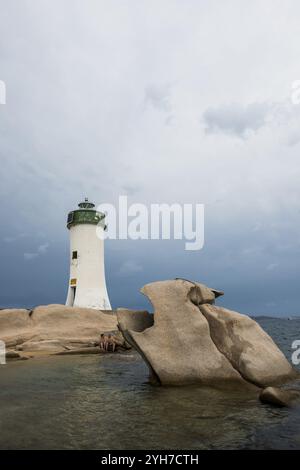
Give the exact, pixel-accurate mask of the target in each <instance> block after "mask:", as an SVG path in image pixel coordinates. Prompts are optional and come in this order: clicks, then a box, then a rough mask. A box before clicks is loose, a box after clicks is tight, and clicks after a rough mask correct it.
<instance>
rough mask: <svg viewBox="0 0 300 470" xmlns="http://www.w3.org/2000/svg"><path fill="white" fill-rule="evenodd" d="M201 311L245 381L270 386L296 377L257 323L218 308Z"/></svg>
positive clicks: (214, 340)
mask: <svg viewBox="0 0 300 470" xmlns="http://www.w3.org/2000/svg"><path fill="white" fill-rule="evenodd" d="M200 310H201V312H202V313H203V315H204V316H205V318H206V320H207V321H208V324H209V328H210V335H211V338H212V340H213V342H214V343H215V345H216V346H217V348H218V350H219V351H220V352H221V353H222V354H224V356H225V357H227V359H228V360H229V362H230V363H231V364H232V365H233V367H234V368H235V369H236V370H238V371H239V373H240V374H241V375H242V377H244V379H245V380H247V381H249V382H252V383H254V384H255V385H258V386H260V387H266V386H267V385H272V384H278V383H281V382H285V381H286V380H289V379H290V378H292V377H293V376H294V375H295V376H296V374H297V373H296V372H295V371H294V369H293V368H292V366H291V365H290V363H289V362H288V361H287V359H286V358H285V356H284V354H283V353H282V352H281V351H280V350H279V349H278V347H277V346H276V344H275V343H274V341H273V340H272V338H270V336H269V335H268V334H267V333H266V332H265V331H264V330H263V329H262V328H261V326H260V325H259V324H258V323H257V322H256V321H254V320H253V319H251V318H250V317H248V316H247V315H242V314H240V313H238V312H234V311H232V310H228V309H226V308H222V307H216V306H214V305H201V306H200Z"/></svg>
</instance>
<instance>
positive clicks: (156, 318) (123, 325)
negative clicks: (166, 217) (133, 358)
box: [118, 279, 296, 390]
mask: <svg viewBox="0 0 300 470" xmlns="http://www.w3.org/2000/svg"><path fill="white" fill-rule="evenodd" d="M141 292H142V293H143V294H145V295H146V296H147V297H148V298H149V300H150V301H151V303H152V305H153V307H154V315H153V316H152V315H150V314H148V313H147V312H140V315H141V317H140V319H138V315H139V312H133V313H130V311H128V310H119V311H118V322H119V328H120V330H121V331H122V333H123V335H124V337H125V339H126V341H128V342H129V343H130V344H131V345H132V346H133V347H134V348H135V349H136V350H137V351H138V352H139V353H140V354H141V356H142V357H143V359H144V360H145V362H146V363H147V364H148V366H149V369H150V371H151V377H155V378H156V379H157V381H158V382H159V383H161V384H165V385H167V384H188V383H201V384H204V385H220V384H221V385H222V386H224V385H227V384H231V385H232V384H234V385H235V386H236V385H239V386H242V387H248V388H249V387H250V388H253V389H255V390H257V386H266V385H267V384H268V385H269V384H271V383H276V382H283V381H287V380H289V379H291V378H293V377H295V375H296V372H295V371H294V370H293V369H292V367H291V366H290V364H289V363H288V361H287V360H286V359H285V357H284V356H283V354H282V353H281V352H280V350H279V349H278V348H277V346H276V345H275V343H274V342H273V341H272V339H271V338H270V337H269V336H268V335H267V334H266V333H265V332H264V331H263V330H262V329H261V328H260V327H259V325H258V324H257V323H256V322H255V321H254V320H251V319H250V318H248V317H246V316H245V315H240V314H237V313H235V312H230V311H228V310H226V309H221V308H218V307H215V306H214V305H213V303H214V300H215V298H216V297H217V296H218V295H221V294H222V293H221V292H220V291H216V290H214V289H210V288H208V287H206V286H204V285H203V284H199V283H195V282H191V281H188V280H184V279H175V280H172V281H161V282H154V283H151V284H147V285H146V286H144V287H143V288H142V289H141Z"/></svg>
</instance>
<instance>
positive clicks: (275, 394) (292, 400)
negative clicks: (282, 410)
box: [259, 387, 300, 407]
mask: <svg viewBox="0 0 300 470" xmlns="http://www.w3.org/2000/svg"><path fill="white" fill-rule="evenodd" d="M259 399H260V401H261V402H262V403H268V404H270V405H275V406H279V407H285V406H286V407H291V406H294V405H296V404H299V403H300V390H285V389H281V388H276V387H267V388H265V389H264V390H263V391H262V392H261V393H260V395H259Z"/></svg>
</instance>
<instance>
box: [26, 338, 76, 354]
mask: <svg viewBox="0 0 300 470" xmlns="http://www.w3.org/2000/svg"><path fill="white" fill-rule="evenodd" d="M66 349H67V348H66V347H65V346H64V345H63V343H62V342H61V341H58V340H55V339H49V340H44V341H26V342H25V343H23V344H22V345H21V346H19V347H18V348H17V350H18V351H31V352H34V351H49V352H58V351H65V350H66Z"/></svg>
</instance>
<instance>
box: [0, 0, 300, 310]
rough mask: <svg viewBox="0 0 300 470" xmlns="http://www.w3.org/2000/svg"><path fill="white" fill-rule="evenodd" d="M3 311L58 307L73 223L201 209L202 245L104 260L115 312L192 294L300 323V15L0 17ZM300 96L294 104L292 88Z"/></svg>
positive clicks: (268, 5)
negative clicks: (193, 283) (131, 207)
mask: <svg viewBox="0 0 300 470" xmlns="http://www.w3.org/2000/svg"><path fill="white" fill-rule="evenodd" d="M0 12H1V13H0V80H2V81H4V82H5V84H6V104H5V105H4V104H1V105H0V158H1V166H0V172H1V180H0V194H1V225H0V240H1V243H0V262H1V264H0V306H33V305H36V304H41V303H64V301H65V297H66V291H67V281H68V264H69V259H68V231H67V229H66V215H67V212H68V211H69V210H72V209H74V208H75V207H76V205H77V203H78V202H79V201H80V200H81V199H82V198H83V197H85V196H88V197H89V198H90V199H92V200H93V201H94V202H95V203H96V204H99V203H103V202H108V203H109V202H111V203H116V202H117V200H118V197H119V195H128V198H129V202H139V203H144V204H147V205H149V204H151V203H174V202H177V203H203V204H205V245H204V248H203V249H202V250H201V251H185V250H184V242H183V241H180V240H179V241H178V240H177V241H130V240H129V241H126V240H122V241H113V240H110V241H108V242H107V243H106V271H107V283H108V289H109V294H110V298H111V302H112V304H113V306H114V307H117V306H128V307H144V306H145V305H147V303H146V300H145V299H144V298H143V296H142V295H141V294H140V293H139V288H140V287H141V286H142V285H143V284H145V283H147V282H150V281H154V280H158V279H167V278H174V277H185V278H188V279H193V280H198V281H200V282H204V283H207V284H209V285H210V286H212V287H215V288H218V289H222V290H224V291H225V296H224V298H223V300H222V304H223V305H227V306H228V307H229V308H233V309H237V310H240V311H242V312H245V313H250V314H277V315H278V314H282V315H290V314H300V308H299V298H298V297H299V295H298V292H299V275H300V265H299V258H300V164H299V157H300V155H299V153H300V128H299V123H300V104H298V101H300V100H298V99H297V98H298V97H299V96H300V94H299V96H297V93H296V91H297V86H298V85H299V84H298V85H297V80H299V79H300V41H299V14H300V4H299V2H298V1H297V0H294V1H289V0H286V1H285V2H283V1H277V0H254V1H252V2H246V1H240V0H235V1H234V0H226V1H221V0H218V1H215V0H197V1H196V0H195V1H194V0H188V1H185V2H183V1H182V0H163V1H161V0H151V1H150V0H127V1H126V0H109V1H108V0H106V1H104V0H85V1H82V0H81V1H79V0H51V1H50V0H0ZM293 87H294V88H293Z"/></svg>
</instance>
